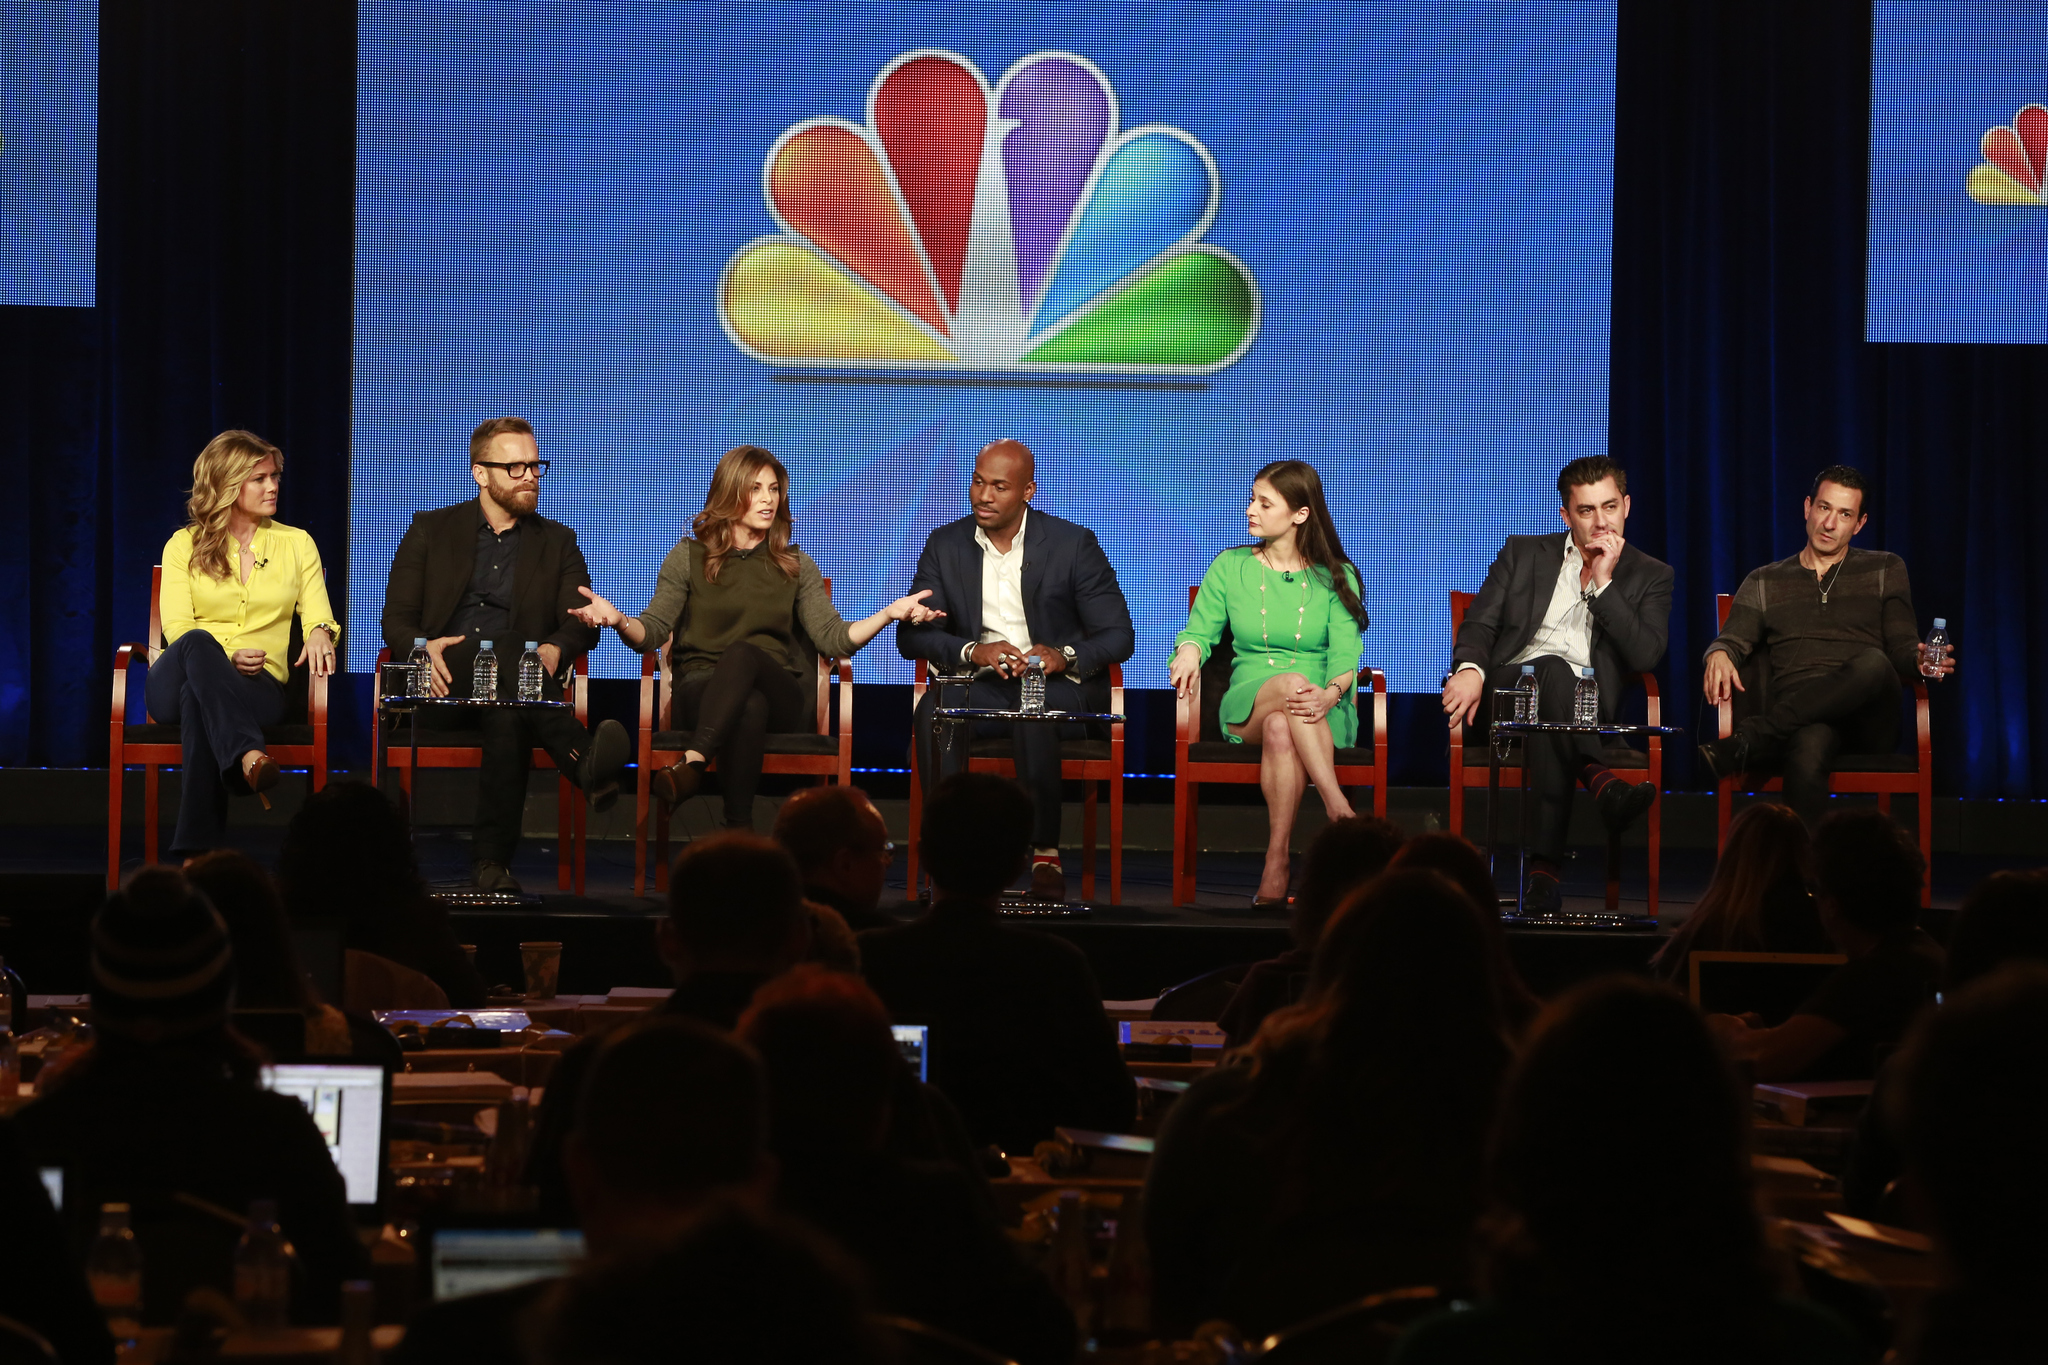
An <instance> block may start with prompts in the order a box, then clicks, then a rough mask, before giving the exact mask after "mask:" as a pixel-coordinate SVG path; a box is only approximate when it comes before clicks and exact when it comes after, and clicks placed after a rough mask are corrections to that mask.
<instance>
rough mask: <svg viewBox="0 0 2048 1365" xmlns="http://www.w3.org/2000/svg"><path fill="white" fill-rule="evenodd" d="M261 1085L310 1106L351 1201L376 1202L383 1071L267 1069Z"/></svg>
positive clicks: (381, 1165) (381, 1160) (381, 1166)
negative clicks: (346, 1186)
mask: <svg viewBox="0 0 2048 1365" xmlns="http://www.w3.org/2000/svg"><path fill="white" fill-rule="evenodd" d="M263 1084H264V1086H265V1087H266V1088H267V1089H270V1090H275V1091H276V1092H277V1093H278V1094H280V1095H290V1096H291V1097H292V1098H294V1099H296V1100H298V1101H299V1103H301V1104H303V1105H305V1106H306V1112H308V1113H309V1114H311V1115H312V1116H313V1122H314V1124H316V1125H317V1126H318V1127H319V1129H320V1136H321V1137H323V1138H325V1139H326V1140H327V1154H328V1155H329V1156H331V1157H333V1158H334V1164H335V1166H336V1167H337V1168H338V1169H339V1170H340V1171H341V1178H342V1179H343V1180H344V1181H345V1182H346V1183H347V1185H348V1202H349V1203H351V1204H374V1203H376V1202H377V1177H378V1176H379V1175H380V1174H381V1173H382V1171H383V1169H384V1069H383V1068H382V1067H377V1066H313V1065H307V1066H267V1067H265V1068H263Z"/></svg>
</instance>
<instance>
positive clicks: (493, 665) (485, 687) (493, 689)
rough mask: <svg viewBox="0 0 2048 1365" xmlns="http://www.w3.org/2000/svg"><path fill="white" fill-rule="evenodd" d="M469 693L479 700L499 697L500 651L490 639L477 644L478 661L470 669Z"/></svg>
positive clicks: (494, 699) (492, 699) (490, 699)
mask: <svg viewBox="0 0 2048 1365" xmlns="http://www.w3.org/2000/svg"><path fill="white" fill-rule="evenodd" d="M469 695H470V696H471V697H473V698H475V699H476V700H478V701H496V700H497V699H498V651H497V650H495V649H492V648H491V642H490V641H489V640H485V641H483V642H482V643H481V644H479V645H478V646H477V651H476V662H475V663H474V664H472V665H471V666H470V670H469Z"/></svg>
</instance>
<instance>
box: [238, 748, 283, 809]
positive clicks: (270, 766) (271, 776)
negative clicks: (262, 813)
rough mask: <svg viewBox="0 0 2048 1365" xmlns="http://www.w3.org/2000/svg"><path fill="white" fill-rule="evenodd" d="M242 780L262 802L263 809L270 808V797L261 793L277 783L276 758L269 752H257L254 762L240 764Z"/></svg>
mask: <svg viewBox="0 0 2048 1365" xmlns="http://www.w3.org/2000/svg"><path fill="white" fill-rule="evenodd" d="M242 780H243V781H244V782H246V783H248V784H249V790H250V791H252V792H254V793H255V794H256V799H257V800H258V801H261V802H262V803H263V809H265V810H269V809H270V798H269V797H267V796H265V795H264V794H263V793H265V792H267V791H269V790H270V789H271V788H272V787H275V786H276V785H277V760H276V759H274V758H272V757H271V756H270V755H269V754H264V753H259V754H258V755H257V756H256V761H255V762H254V763H244V764H243V765H242Z"/></svg>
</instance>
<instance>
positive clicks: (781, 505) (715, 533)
mask: <svg viewBox="0 0 2048 1365" xmlns="http://www.w3.org/2000/svg"><path fill="white" fill-rule="evenodd" d="M763 469H772V470H774V471H775V481H776V482H777V483H778V484H780V485H781V486H782V498H781V500H780V501H779V502H778V503H777V504H776V506H775V520H774V522H773V523H772V524H770V526H769V527H768V539H767V540H766V541H764V542H762V543H763V544H764V545H766V546H767V548H768V557H769V558H770V559H772V560H774V561H775V567H776V568H778V569H780V570H782V576H783V577H784V578H795V577H796V555H794V554H793V553H791V551H790V548H789V530H790V521H789V471H788V470H787V469H784V468H783V467H782V461H780V460H778V459H776V458H775V457H774V456H773V455H771V454H769V453H768V452H767V451H765V450H763V449H762V448H761V447H759V446H734V447H733V448H732V449H731V450H728V451H726V452H725V454H723V455H721V456H719V457H718V468H716V469H714V470H712V471H711V491H710V492H708V493H706V494H705V495H704V510H703V511H701V512H699V513H698V514H697V515H696V517H695V518H693V519H692V520H691V522H690V534H691V535H694V536H695V537H697V540H698V543H699V544H701V545H703V547H704V577H705V579H706V580H707V581H708V582H712V583H716V582H717V581H718V572H719V570H720V569H722V568H724V567H725V559H726V556H727V555H729V554H731V553H732V528H733V527H734V526H735V525H736V524H737V523H738V522H739V519H740V518H741V517H742V516H745V515H746V511H747V504H748V503H749V502H750V501H752V498H753V493H754V476H755V475H757V474H759V473H760V472H761V471H762V470H763Z"/></svg>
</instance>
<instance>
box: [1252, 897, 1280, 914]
mask: <svg viewBox="0 0 2048 1365" xmlns="http://www.w3.org/2000/svg"><path fill="white" fill-rule="evenodd" d="M1286 910H1287V897H1285V896H1253V897H1252V913H1253V914H1255V915H1264V914H1270V913H1272V912H1274V911H1279V912H1281V913H1285V912H1286Z"/></svg>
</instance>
